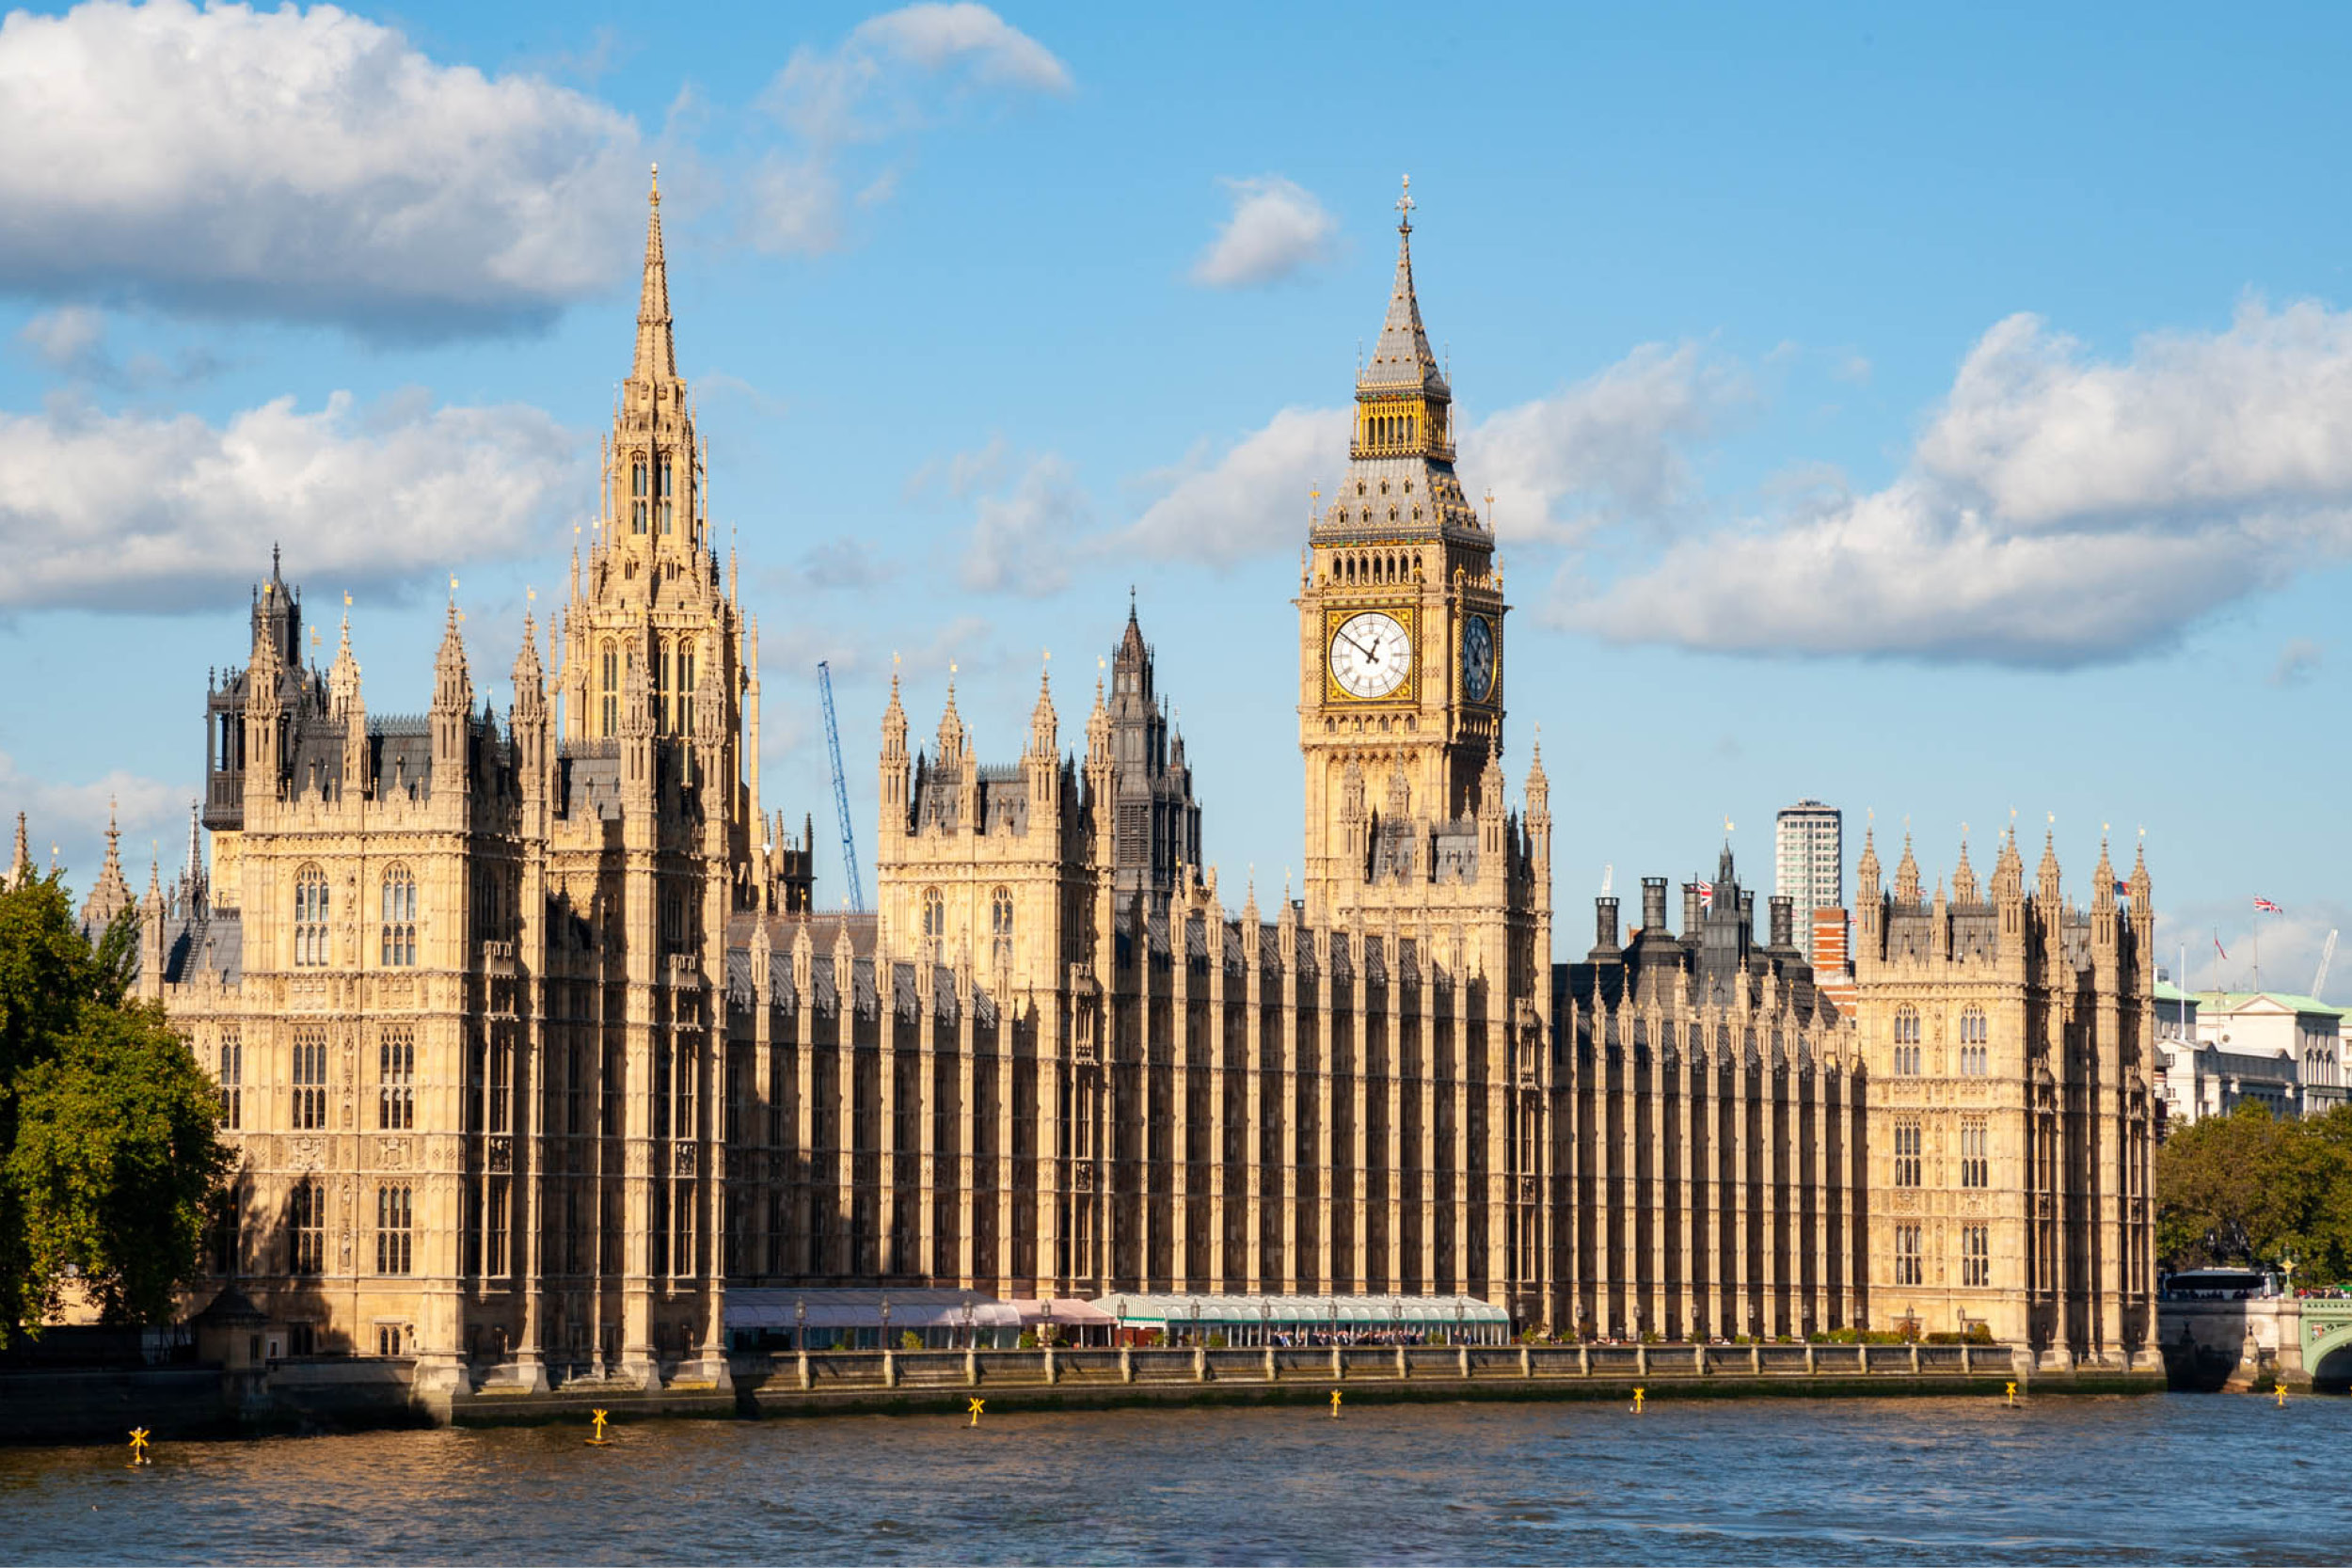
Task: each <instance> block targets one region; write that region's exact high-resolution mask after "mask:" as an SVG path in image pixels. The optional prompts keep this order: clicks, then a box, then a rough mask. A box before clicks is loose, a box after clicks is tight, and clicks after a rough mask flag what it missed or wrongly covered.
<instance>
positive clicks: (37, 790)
mask: <svg viewBox="0 0 2352 1568" xmlns="http://www.w3.org/2000/svg"><path fill="white" fill-rule="evenodd" d="M192 792H193V786H192V785H190V784H185V783H181V784H166V783H164V782H163V781H162V780H159V779H150V778H146V777H143V776H142V775H140V774H136V773H132V772H129V771H126V770H124V769H122V768H116V769H115V770H114V771H112V772H110V773H107V774H105V775H104V776H103V777H101V778H97V779H92V780H89V781H88V782H87V783H83V784H70V783H61V782H59V781H57V780H55V779H46V778H41V777H39V776H37V775H34V774H29V773H27V772H25V771H24V768H23V767H22V766H21V765H20V764H19V763H18V762H17V760H16V759H15V758H14V757H12V756H10V755H9V754H8V752H0V833H7V834H8V835H10V840H9V841H10V842H13V841H14V840H13V835H14V834H15V832H16V814H17V813H19V812H23V813H24V831H25V836H26V840H27V846H28V847H29V848H30V849H31V851H32V856H33V864H34V865H35V867H36V868H38V869H40V870H44V871H45V870H47V869H48V866H49V853H50V848H51V847H52V846H53V845H54V846H55V847H56V851H57V856H58V863H59V864H61V865H62V866H64V867H65V870H66V875H67V878H68V879H69V882H70V884H71V885H72V889H73V891H74V892H75V894H76V895H80V894H86V893H87V892H88V891H89V888H90V884H91V883H92V882H93V881H95V880H96V879H97V877H98V867H99V863H100V857H101V856H103V854H104V852H105V836H104V835H105V832H106V823H107V822H108V820H109V819H111V820H113V821H114V822H115V823H116V825H117V826H118V827H119V828H120V830H121V832H122V866H123V874H124V875H125V876H126V877H128V878H129V879H130V881H131V886H132V888H133V890H134V891H136V890H138V889H142V888H144V887H146V885H147V878H146V876H145V870H146V866H147V863H148V861H149V859H150V858H151V856H153V855H154V854H156V853H159V852H160V854H161V855H162V857H163V860H164V863H165V864H166V866H167V869H168V868H169V867H171V866H176V865H180V864H183V863H185V856H186V853H187V842H188V802H189V800H190V799H191V797H192ZM158 846H160V849H158ZM5 864H6V863H5V862H0V868H4V867H5ZM77 901H78V899H77Z"/></svg>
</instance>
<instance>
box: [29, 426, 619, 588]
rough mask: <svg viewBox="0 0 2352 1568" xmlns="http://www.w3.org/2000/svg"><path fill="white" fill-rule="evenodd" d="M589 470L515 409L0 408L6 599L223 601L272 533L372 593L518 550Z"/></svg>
mask: <svg viewBox="0 0 2352 1568" xmlns="http://www.w3.org/2000/svg"><path fill="white" fill-rule="evenodd" d="M592 478H593V476H592V475H591V474H590V473H589V472H587V470H586V469H585V468H584V467H583V465H582V462H581V460H580V455H579V443H578V442H577V440H576V438H575V437H574V436H572V435H571V433H569V432H567V431H565V430H564V429H563V428H562V427H561V426H559V425H558V424H557V423H556V422H555V421H554V420H551V419H549V418H548V416H547V415H546V414H545V413H543V412H541V411H540V410H538V409H535V408H529V407H523V406H519V405H513V404H508V405H503V406H496V407H483V408H470V407H449V408H439V409H434V408H430V407H427V406H423V400H422V396H421V394H416V395H411V396H408V397H403V398H394V399H391V400H388V401H387V402H385V403H383V404H378V405H375V406H373V407H372V408H361V407H359V406H358V405H356V404H354V403H353V401H352V399H351V398H350V396H349V394H347V393H337V394H336V395H335V396H333V397H332V398H330V399H329V400H328V401H327V404H326V406H325V407H324V408H321V409H318V410H316V411H314V412H309V413H305V412H303V411H302V410H300V409H297V408H296V407H295V406H294V400H293V399H292V398H280V399H278V400H276V401H274V402H271V403H268V404H262V406H261V407H259V408H252V409H247V410H246V411H244V412H242V413H239V414H237V415H236V416H235V417H234V418H232V419H230V420H229V422H228V423H227V424H226V425H225V426H215V425H212V424H209V423H207V422H205V421H204V420H199V419H198V418H197V417H196V416H194V415H191V414H181V415H175V416H149V415H143V414H107V413H101V412H98V411H95V410H91V409H87V408H84V407H80V406H75V405H72V404H64V403H59V404H53V405H52V406H51V407H50V408H49V409H47V410H46V411H44V412H42V413H40V414H35V415H11V414H0V549H5V550H6V551H7V553H8V559H9V563H10V569H9V571H8V573H7V574H6V575H5V576H4V577H0V610H31V609H48V608H55V607H57V606H62V605H73V606H80V607H83V608H87V609H91V610H174V609H180V608H184V607H191V606H197V605H203V604H217V603H218V602H219V600H220V597H221V595H222V594H233V593H235V592H236V591H238V590H239V589H240V588H241V587H242V586H243V585H244V584H246V582H248V581H249V580H250V579H251V578H252V576H253V573H254V571H255V569H256V565H257V562H260V561H261V560H262V556H263V552H265V551H266V550H267V549H268V548H269V546H270V545H271V544H272V542H274V541H278V540H283V541H284V542H286V543H287V544H288V545H289V546H294V547H295V548H296V549H297V550H298V552H299V554H300V558H301V561H302V570H303V573H304V574H305V576H306V577H308V578H310V579H311V580H314V581H325V582H327V583H330V584H333V585H335V586H343V585H345V584H348V585H351V586H355V587H358V586H368V585H374V584H378V583H381V582H383V581H384V580H386V579H397V578H401V577H402V576H405V575H410V574H415V573H419V572H423V571H431V570H437V569H439V568H441V567H444V566H447V565H449V564H452V563H453V562H462V561H469V560H480V559H484V558H494V557H501V556H507V555H513V554H517V553H520V552H522V551H524V550H526V549H529V548H532V547H533V546H538V545H540V544H541V543H542V541H540V540H539V539H537V538H536V537H534V535H535V533H536V531H537V530H538V529H539V527H540V526H541V525H542V524H544V523H545V522H547V521H548V519H549V518H550V516H551V515H552V513H553V511H554V509H555V508H556V506H557V504H558V503H559V501H560V500H561V499H564V498H565V497H577V498H580V499H585V498H586V496H587V495H588V494H589V491H590V486H591V482H592Z"/></svg>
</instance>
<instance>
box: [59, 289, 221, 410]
mask: <svg viewBox="0 0 2352 1568" xmlns="http://www.w3.org/2000/svg"><path fill="white" fill-rule="evenodd" d="M106 327H107V324H106V314H105V312H104V311H103V310H100V309H95V308H93V307H91V306H87V305H61V306H59V307H57V308H56V309H54V310H44V311H42V312H41V313H40V314H39V315H37V316H35V317H33V318H32V320H30V321H28V322H26V323H25V324H24V326H23V327H21V328H20V329H19V330H18V332H17V335H16V338H17V341H18V342H19V343H21V344H23V345H24V348H25V349H26V350H27V351H29V352H30V353H31V355H32V356H33V357H34V358H35V359H37V360H38V361H40V364H41V366H42V367H43V368H44V369H46V370H48V371H50V372H54V373H56V374H57V375H59V376H62V377H64V378H65V380H66V381H67V382H68V384H70V385H73V386H93V387H107V388H119V389H122V390H128V391H145V390H147V389H148V388H153V387H158V386H185V385H187V384H188V383H190V382H195V381H202V380H204V379H206V378H207V377H209V376H212V375H214V374H216V373H217V372H219V370H220V369H221V361H220V358H219V356H216V355H215V354H213V353H212V352H211V351H210V350H209V349H201V348H195V349H183V350H181V351H180V353H179V354H178V356H176V357H175V358H173V359H166V358H165V357H164V356H161V355H159V354H151V353H140V354H134V355H132V356H131V357H130V358H129V359H127V360H118V359H117V358H116V357H115V356H114V353H113V351H112V350H111V349H110V347H109V346H108V344H107V330H106Z"/></svg>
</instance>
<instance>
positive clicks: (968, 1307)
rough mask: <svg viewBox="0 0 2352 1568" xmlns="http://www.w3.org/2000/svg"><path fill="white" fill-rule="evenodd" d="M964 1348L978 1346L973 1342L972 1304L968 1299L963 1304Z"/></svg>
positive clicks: (969, 1348) (970, 1348)
mask: <svg viewBox="0 0 2352 1568" xmlns="http://www.w3.org/2000/svg"><path fill="white" fill-rule="evenodd" d="M963 1348H964V1349H965V1350H972V1349H975V1348H976V1347H975V1346H974V1345H973V1343H972V1304H971V1303H970V1302H968V1301H967V1302H965V1303H964V1304H963Z"/></svg>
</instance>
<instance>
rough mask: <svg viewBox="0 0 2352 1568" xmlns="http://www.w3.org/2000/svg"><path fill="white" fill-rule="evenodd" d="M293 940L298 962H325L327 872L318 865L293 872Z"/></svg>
mask: <svg viewBox="0 0 2352 1568" xmlns="http://www.w3.org/2000/svg"><path fill="white" fill-rule="evenodd" d="M326 951H327V943H326V872H324V871H322V870H320V869H319V868H318V867H317V866H316V865H306V866H304V867H303V868H302V869H301V870H299V871H297V872H295V873H294V962H295V963H296V964H299V965H302V966H304V967H306V968H307V967H309V966H310V965H313V964H323V963H325V962H326Z"/></svg>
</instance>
